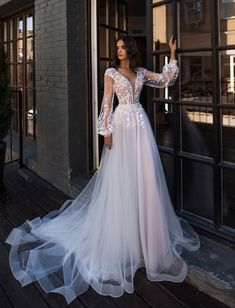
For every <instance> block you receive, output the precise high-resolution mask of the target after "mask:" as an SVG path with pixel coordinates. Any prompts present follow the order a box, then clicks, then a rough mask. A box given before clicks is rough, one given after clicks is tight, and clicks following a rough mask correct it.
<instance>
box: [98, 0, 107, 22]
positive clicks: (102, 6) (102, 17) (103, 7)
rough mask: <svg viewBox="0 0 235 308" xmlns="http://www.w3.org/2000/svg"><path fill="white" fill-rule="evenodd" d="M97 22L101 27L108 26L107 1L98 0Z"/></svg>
mask: <svg viewBox="0 0 235 308" xmlns="http://www.w3.org/2000/svg"><path fill="white" fill-rule="evenodd" d="M99 22H100V24H103V25H108V24H109V17H108V5H107V0H99Z"/></svg>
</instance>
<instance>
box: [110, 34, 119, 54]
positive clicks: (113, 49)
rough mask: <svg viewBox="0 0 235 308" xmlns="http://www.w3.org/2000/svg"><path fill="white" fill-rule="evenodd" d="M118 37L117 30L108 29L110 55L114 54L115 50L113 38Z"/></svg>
mask: <svg viewBox="0 0 235 308" xmlns="http://www.w3.org/2000/svg"><path fill="white" fill-rule="evenodd" d="M117 38H118V32H117V31H113V30H110V47H111V57H113V56H114V54H115V52H116V46H115V40H116V39H117Z"/></svg>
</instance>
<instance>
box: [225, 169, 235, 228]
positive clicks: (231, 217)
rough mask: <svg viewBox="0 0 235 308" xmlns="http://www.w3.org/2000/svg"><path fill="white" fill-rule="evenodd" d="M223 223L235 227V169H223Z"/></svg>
mask: <svg viewBox="0 0 235 308" xmlns="http://www.w3.org/2000/svg"><path fill="white" fill-rule="evenodd" d="M222 176H223V224H224V225H225V226H227V227H230V228H235V190H234V183H235V171H234V170H225V169H224V170H223V171H222Z"/></svg>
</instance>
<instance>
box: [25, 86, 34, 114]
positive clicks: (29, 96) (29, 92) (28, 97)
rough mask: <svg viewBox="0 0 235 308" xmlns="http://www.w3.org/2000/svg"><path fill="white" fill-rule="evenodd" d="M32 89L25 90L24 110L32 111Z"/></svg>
mask: <svg viewBox="0 0 235 308" xmlns="http://www.w3.org/2000/svg"><path fill="white" fill-rule="evenodd" d="M33 109H34V90H33V89H27V90H26V112H27V113H34V110H33Z"/></svg>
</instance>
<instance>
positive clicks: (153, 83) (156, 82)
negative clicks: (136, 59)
mask: <svg viewBox="0 0 235 308" xmlns="http://www.w3.org/2000/svg"><path fill="white" fill-rule="evenodd" d="M178 75H179V67H178V65H177V60H171V61H170V63H168V64H165V65H164V67H163V69H162V73H160V74H159V73H155V72H151V71H148V70H146V69H145V70H144V84H145V85H146V86H149V87H155V88H165V87H169V86H173V85H174V83H175V81H176V79H177V78H178Z"/></svg>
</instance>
